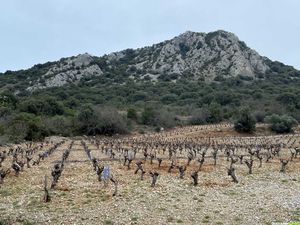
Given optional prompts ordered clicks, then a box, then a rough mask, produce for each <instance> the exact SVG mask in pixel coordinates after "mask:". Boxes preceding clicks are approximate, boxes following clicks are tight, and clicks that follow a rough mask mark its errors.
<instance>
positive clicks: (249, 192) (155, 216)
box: [0, 128, 300, 225]
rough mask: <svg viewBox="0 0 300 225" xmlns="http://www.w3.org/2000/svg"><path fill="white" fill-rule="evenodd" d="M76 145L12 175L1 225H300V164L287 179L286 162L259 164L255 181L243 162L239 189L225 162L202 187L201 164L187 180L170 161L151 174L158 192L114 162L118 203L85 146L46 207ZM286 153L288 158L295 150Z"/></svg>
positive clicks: (209, 164)
mask: <svg viewBox="0 0 300 225" xmlns="http://www.w3.org/2000/svg"><path fill="white" fill-rule="evenodd" d="M230 129H231V128H224V130H219V128H218V129H217V131H216V133H218V134H219V136H221V137H222V134H224V136H228V135H229V134H231V132H232V131H231V130H230ZM180 131H181V130H180V129H179V130H178V133H176V134H177V135H191V136H193V135H205V134H206V133H207V130H206V129H201V130H198V131H197V132H198V133H199V134H197V133H195V132H193V133H181V132H180ZM211 132H213V131H212V130H211ZM235 135H236V134H235ZM170 138H171V136H170ZM245 138H246V137H245ZM282 140H283V141H284V140H286V139H285V138H284V137H283V138H282ZM70 142H71V140H67V141H66V143H65V144H64V145H62V146H60V147H59V148H58V149H57V150H56V151H55V152H54V153H53V154H52V155H51V156H50V157H48V158H46V159H45V160H44V161H42V163H40V165H39V166H35V167H32V168H29V169H25V170H24V172H22V173H21V174H20V175H19V177H15V176H14V174H13V173H11V174H9V176H8V177H7V178H6V179H5V180H4V184H2V185H1V187H0V218H1V219H0V224H106V225H108V224H215V225H221V224H224V225H225V224H228V225H235V224H236V225H241V224H249V225H252V224H257V225H259V224H266V225H267V224H269V225H271V224H272V223H273V222H281V223H283V222H288V221H300V158H298V159H296V160H294V162H292V163H290V164H289V165H288V169H287V172H286V173H285V174H283V173H279V170H280V162H279V160H278V159H276V160H275V159H274V160H271V162H270V163H263V166H262V168H258V164H257V162H255V163H254V169H253V174H252V175H248V174H247V171H248V170H247V167H246V166H245V165H244V164H239V163H238V164H237V165H236V175H237V177H238V179H239V183H238V184H235V183H233V182H231V178H230V177H228V176H227V170H226V167H227V166H228V162H226V159H225V158H222V159H221V158H220V159H219V161H218V164H217V166H213V160H212V159H209V160H207V161H206V162H205V164H204V168H203V170H202V171H201V172H200V173H199V183H200V184H199V186H196V187H194V186H193V185H192V180H191V177H190V174H191V171H192V170H193V169H194V168H196V167H197V165H196V162H194V161H193V162H192V165H191V166H190V167H189V168H188V171H187V172H186V175H185V178H184V179H183V180H182V179H179V177H178V171H177V170H174V171H173V172H172V173H171V174H170V173H167V163H168V162H167V161H165V162H163V165H162V167H161V168H160V169H158V166H157V162H155V163H154V164H153V165H150V163H149V162H147V163H146V165H145V169H146V171H150V170H154V169H155V170H157V171H158V172H159V173H160V176H159V179H158V182H157V185H156V187H154V188H152V187H150V183H151V179H150V176H149V175H148V174H146V176H145V179H144V180H143V181H141V180H140V179H139V178H140V176H139V175H135V174H134V168H135V163H133V164H132V169H130V170H127V168H125V167H124V166H123V162H120V161H118V160H116V161H107V162H106V163H107V164H108V165H110V167H111V169H112V173H113V175H114V177H115V178H116V179H117V180H118V182H119V190H118V194H117V196H114V197H112V192H113V185H112V184H109V185H108V186H107V187H105V186H104V184H103V182H102V183H100V182H98V181H97V176H96V174H95V172H94V171H93V167H92V164H91V162H90V161H89V160H88V157H87V155H86V153H85V152H84V150H83V147H82V145H81V143H80V140H76V141H75V143H74V146H73V148H72V150H71V153H70V156H69V158H68V160H67V162H66V164H65V169H64V171H63V174H62V176H61V178H60V180H59V183H58V185H57V188H56V189H55V190H51V191H50V195H51V202H49V203H44V202H43V201H42V198H43V182H44V176H45V175H47V176H48V180H49V183H50V181H51V175H50V174H51V169H52V168H53V165H54V163H55V162H57V161H59V160H60V159H61V156H62V153H63V151H64V150H65V149H66V148H67V147H68V146H69V144H70ZM298 143H299V136H298ZM89 148H90V149H92V153H93V155H94V156H95V157H98V158H104V157H105V156H104V155H103V153H101V152H100V151H97V149H96V147H95V146H94V145H92V144H91V143H90V144H89ZM285 154H286V156H287V155H288V149H286V153H285ZM183 162H186V159H182V163H183Z"/></svg>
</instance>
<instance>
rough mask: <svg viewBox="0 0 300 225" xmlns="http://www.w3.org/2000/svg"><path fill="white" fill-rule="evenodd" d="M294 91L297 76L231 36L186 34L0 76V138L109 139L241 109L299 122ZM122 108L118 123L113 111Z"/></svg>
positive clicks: (229, 115)
mask: <svg viewBox="0 0 300 225" xmlns="http://www.w3.org/2000/svg"><path fill="white" fill-rule="evenodd" d="M299 87H300V72H299V71H298V70H296V69H294V68H293V67H291V66H287V65H284V64H282V63H280V62H273V61H271V60H269V59H268V58H266V57H262V56H260V55H259V54H258V53H257V52H255V51H254V50H252V49H250V48H249V47H247V45H246V44H245V43H244V42H242V41H240V40H239V39H238V37H236V36H235V35H234V34H232V33H229V32H225V31H216V32H211V33H207V34H206V33H196V32H186V33H183V34H181V35H179V36H177V37H175V38H173V39H171V40H167V41H164V42H161V43H159V44H154V45H153V46H151V47H144V48H140V49H135V50H133V49H127V50H124V51H121V52H116V53H112V54H109V55H104V56H101V57H96V56H91V55H89V54H82V55H78V56H73V57H70V58H62V59H60V60H59V61H56V62H48V63H45V64H38V65H35V66H33V67H32V68H30V69H28V70H20V71H7V72H6V73H4V74H0V136H1V135H2V136H7V135H8V134H9V135H8V136H9V137H14V136H16V135H17V136H19V138H18V139H20V138H25V139H36V138H38V137H43V136H45V135H49V134H63V135H73V134H74V135H75V134H97V133H115V132H121V131H125V130H128V129H125V128H126V126H128V124H129V127H130V126H131V125H132V123H133V125H135V124H143V125H147V126H149V125H150V126H157V127H158V126H164V127H172V126H174V125H176V124H182V123H183V124H185V123H187V122H189V121H190V120H185V118H190V117H195V118H196V120H193V122H192V123H196V124H200V123H215V122H220V121H222V120H231V119H233V118H235V117H236V116H237V114H238V111H239V109H240V108H241V107H243V106H250V108H251V110H252V113H255V115H256V117H257V118H258V120H263V118H264V116H266V115H271V114H273V113H277V114H289V115H292V116H294V117H295V118H296V119H298V120H300V118H299V115H300V88H299ZM107 107H109V109H107ZM95 108H97V109H95ZM128 109H130V110H131V112H132V115H131V116H130V118H129V121H123V120H122V117H123V118H124V117H126V116H124V114H123V116H122V115H120V113H118V112H120V111H122V112H126V111H127V110H128ZM112 111H113V112H112ZM96 117H97V119H95V118H96ZM111 117H113V118H111ZM103 121H105V122H103ZM121 121H123V122H121ZM24 124H25V125H24ZM99 124H100V125H99ZM120 124H121V127H120V126H119V125H120ZM129 130H130V128H129ZM21 131H22V132H21ZM29 131H32V132H33V133H30V132H29ZM23 133H25V134H26V135H25V136H24V135H22V134H23ZM5 139H7V138H5ZM8 139H9V138H8Z"/></svg>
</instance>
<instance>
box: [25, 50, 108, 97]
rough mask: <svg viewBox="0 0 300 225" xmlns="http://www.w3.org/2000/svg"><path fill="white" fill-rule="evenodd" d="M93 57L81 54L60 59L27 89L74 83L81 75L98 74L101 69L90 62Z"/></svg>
mask: <svg viewBox="0 0 300 225" xmlns="http://www.w3.org/2000/svg"><path fill="white" fill-rule="evenodd" d="M92 62H93V57H92V56H90V55H89V54H82V55H78V56H76V57H71V58H67V59H65V60H61V61H60V62H59V63H56V64H54V65H53V66H52V67H51V68H50V69H49V70H48V72H47V73H45V74H43V75H42V76H41V77H40V78H39V79H38V80H37V82H36V83H34V84H33V85H32V86H30V87H28V88H27V90H28V91H34V90H37V89H44V88H50V87H61V86H64V85H66V84H69V83H76V82H78V81H79V80H80V79H82V78H83V77H88V76H100V75H102V73H103V72H102V70H101V69H100V68H99V66H98V65H96V64H92Z"/></svg>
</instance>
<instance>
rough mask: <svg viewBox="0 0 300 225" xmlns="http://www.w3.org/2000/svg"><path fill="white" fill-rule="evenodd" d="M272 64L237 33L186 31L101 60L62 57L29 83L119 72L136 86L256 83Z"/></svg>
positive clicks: (38, 84)
mask: <svg viewBox="0 0 300 225" xmlns="http://www.w3.org/2000/svg"><path fill="white" fill-rule="evenodd" d="M270 62H271V61H270V60H268V59H267V58H266V57H262V56H260V55H259V54H258V53H257V52H256V51H254V50H253V49H251V48H249V47H248V46H247V45H246V44H245V43H244V42H243V41H241V40H239V38H238V37H237V36H236V35H235V34H233V33H230V32H227V31H224V30H217V31H214V32H210V33H200V32H192V31H186V32H184V33H182V34H180V35H178V36H176V37H174V38H173V39H170V40H167V41H164V42H161V43H158V44H154V45H152V46H149V47H143V48H139V49H127V50H123V51H120V52H114V53H111V54H109V55H104V56H101V57H95V56H91V55H90V54H88V53H85V54H80V55H77V56H73V57H70V58H62V59H61V60H59V61H58V62H55V63H51V64H49V66H47V67H46V69H43V70H41V71H42V72H43V74H41V75H40V77H38V79H36V80H30V86H29V87H28V88H27V90H29V91H34V90H36V89H43V88H48V87H59V86H63V85H66V84H70V83H72V84H74V83H75V84H76V83H78V82H79V81H80V80H81V79H82V78H86V77H93V76H101V75H103V74H111V75H109V76H110V77H113V76H114V74H115V73H117V76H116V77H122V79H125V78H126V79H127V78H131V79H133V80H135V81H136V82H139V81H140V80H143V79H146V78H147V79H148V80H149V79H150V80H152V81H154V82H155V81H157V80H158V79H164V77H166V79H165V80H172V81H174V82H176V80H177V79H179V78H180V77H185V78H188V79H191V80H205V81H208V82H210V81H213V80H220V79H219V78H222V79H226V78H230V77H237V76H244V77H250V78H251V79H256V77H257V76H259V77H263V76H261V75H264V74H266V73H267V71H270V67H269V65H270ZM45 71H46V72H45ZM170 77H171V78H170ZM113 79H114V78H113ZM116 82H118V81H117V80H116ZM123 82H124V80H123Z"/></svg>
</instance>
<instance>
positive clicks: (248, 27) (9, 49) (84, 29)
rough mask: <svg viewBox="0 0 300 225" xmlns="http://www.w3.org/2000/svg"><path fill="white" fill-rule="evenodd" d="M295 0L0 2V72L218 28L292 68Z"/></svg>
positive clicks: (299, 62) (296, 48)
mask: <svg viewBox="0 0 300 225" xmlns="http://www.w3.org/2000/svg"><path fill="white" fill-rule="evenodd" d="M299 12H300V1H299V0H209V1H208V0H0V72H5V71H6V70H19V69H26V68H30V67H31V66H33V65H34V64H38V63H45V62H47V61H55V60H59V59H60V58H62V57H68V56H73V55H78V54H80V53H86V52H87V53H90V54H92V55H96V56H101V55H104V54H109V53H111V52H114V51H119V50H123V49H127V48H138V47H143V46H148V45H152V44H154V43H158V42H161V41H164V40H167V39H171V38H173V37H175V36H177V35H179V34H181V33H184V32H185V31H188V30H189V31H195V32H210V31H215V30H220V29H221V30H226V31H230V32H233V33H235V34H236V35H237V36H238V37H239V38H240V40H242V41H244V42H246V44H247V45H248V46H249V47H251V48H253V49H255V50H256V51H257V52H258V53H259V54H261V55H263V56H267V57H268V58H270V59H272V60H277V61H281V62H283V63H285V64H288V65H292V66H294V67H295V68H297V69H300V13H299Z"/></svg>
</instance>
